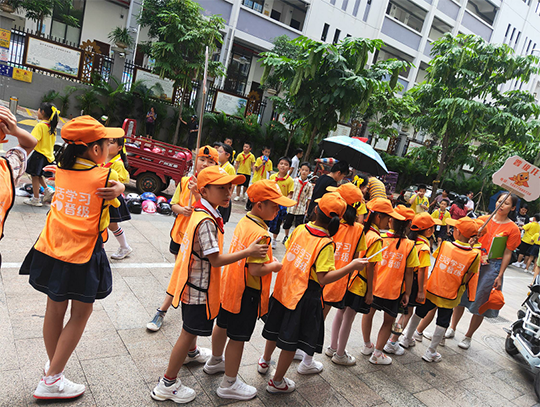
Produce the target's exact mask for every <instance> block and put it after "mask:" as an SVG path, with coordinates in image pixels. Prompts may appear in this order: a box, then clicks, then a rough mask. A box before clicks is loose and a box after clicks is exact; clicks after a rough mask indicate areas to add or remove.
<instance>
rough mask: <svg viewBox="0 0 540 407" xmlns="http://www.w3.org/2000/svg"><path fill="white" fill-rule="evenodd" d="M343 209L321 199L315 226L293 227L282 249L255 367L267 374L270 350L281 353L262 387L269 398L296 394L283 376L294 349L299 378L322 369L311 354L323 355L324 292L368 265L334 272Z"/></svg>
mask: <svg viewBox="0 0 540 407" xmlns="http://www.w3.org/2000/svg"><path fill="white" fill-rule="evenodd" d="M346 209H347V202H345V200H344V199H343V198H342V197H341V196H340V195H339V194H338V193H336V192H330V193H327V194H325V195H324V196H323V197H322V198H321V200H320V201H319V206H318V207H317V209H316V210H315V216H316V220H315V222H309V223H308V224H307V225H301V226H299V227H297V228H296V229H295V230H294V231H293V233H292V235H291V237H290V238H289V240H287V242H286V243H285V245H286V246H287V252H286V253H285V257H284V259H283V268H282V269H281V271H280V272H279V273H278V276H277V279H276V282H275V286H274V293H273V294H272V297H271V298H270V305H269V311H268V318H267V320H266V323H265V325H264V329H263V337H264V338H266V346H265V350H264V354H263V356H261V358H260V359H259V365H258V367H257V370H258V372H259V373H261V374H266V373H267V372H268V369H269V367H270V359H271V357H272V353H273V352H274V349H275V348H276V346H277V347H279V348H280V349H281V354H280V356H279V360H278V363H277V368H276V371H275V374H274V377H273V378H272V379H271V380H270V381H269V382H268V386H267V387H266V390H267V391H268V392H269V393H290V392H292V391H294V389H295V384H294V382H293V381H292V380H290V379H288V378H286V377H285V373H286V372H287V369H288V368H289V366H290V365H291V362H292V360H293V358H294V356H295V351H296V350H297V349H301V350H303V351H304V352H305V353H306V356H305V357H304V359H303V360H302V362H301V363H300V364H299V365H298V369H297V371H298V373H300V374H313V373H319V372H321V371H322V369H323V365H322V363H321V362H317V361H314V360H313V353H314V352H317V353H321V352H322V345H323V342H324V318H323V307H322V304H321V300H322V298H321V297H322V286H323V285H325V284H329V283H332V282H334V281H337V280H339V279H340V278H341V277H343V276H344V275H346V274H349V273H352V272H353V271H354V270H357V269H360V268H362V267H363V266H364V265H365V264H366V260H365V259H354V260H352V261H351V262H349V263H348V264H347V265H346V266H344V267H343V268H341V269H339V270H336V269H335V264H334V247H335V245H334V243H333V242H332V236H334V235H335V234H336V233H337V231H338V228H339V223H340V222H339V220H340V218H341V217H342V216H343V214H344V213H345V210H346Z"/></svg>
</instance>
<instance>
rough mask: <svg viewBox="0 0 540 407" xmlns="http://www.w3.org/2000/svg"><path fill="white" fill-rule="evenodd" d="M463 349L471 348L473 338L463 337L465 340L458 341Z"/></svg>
mask: <svg viewBox="0 0 540 407" xmlns="http://www.w3.org/2000/svg"><path fill="white" fill-rule="evenodd" d="M457 346H459V347H460V348H461V349H469V348H470V347H471V338H467V337H465V338H463V340H462V341H461V342H460V343H458V345H457Z"/></svg>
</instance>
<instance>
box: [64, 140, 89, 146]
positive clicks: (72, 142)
mask: <svg viewBox="0 0 540 407" xmlns="http://www.w3.org/2000/svg"><path fill="white" fill-rule="evenodd" d="M62 140H64V141H65V142H66V143H68V144H77V145H82V146H86V147H88V144H86V143H85V142H84V141H81V140H76V141H75V140H66V139H65V138H63V139H62Z"/></svg>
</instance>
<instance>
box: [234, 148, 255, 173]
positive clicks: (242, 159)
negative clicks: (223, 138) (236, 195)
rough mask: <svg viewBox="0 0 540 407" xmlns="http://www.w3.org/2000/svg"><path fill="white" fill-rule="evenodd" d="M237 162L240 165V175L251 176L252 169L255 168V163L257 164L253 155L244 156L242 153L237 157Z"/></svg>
mask: <svg viewBox="0 0 540 407" xmlns="http://www.w3.org/2000/svg"><path fill="white" fill-rule="evenodd" d="M235 161H236V162H237V163H238V171H237V172H238V174H244V175H250V176H251V168H252V167H253V163H255V156H254V155H253V154H252V153H249V154H244V152H243V151H242V152H241V153H240V154H238V155H237V156H236V160H235Z"/></svg>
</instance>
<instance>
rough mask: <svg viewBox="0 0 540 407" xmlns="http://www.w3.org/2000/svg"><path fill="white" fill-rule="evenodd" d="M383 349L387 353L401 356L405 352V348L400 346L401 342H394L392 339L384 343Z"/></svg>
mask: <svg viewBox="0 0 540 407" xmlns="http://www.w3.org/2000/svg"><path fill="white" fill-rule="evenodd" d="M383 350H384V351H385V352H386V353H390V354H392V353H393V354H394V355H396V356H401V355H403V354H404V353H405V349H404V348H402V347H401V346H399V342H396V343H394V344H393V343H392V342H390V341H388V342H386V345H384V348H383Z"/></svg>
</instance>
